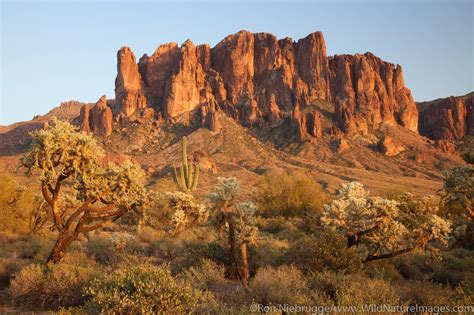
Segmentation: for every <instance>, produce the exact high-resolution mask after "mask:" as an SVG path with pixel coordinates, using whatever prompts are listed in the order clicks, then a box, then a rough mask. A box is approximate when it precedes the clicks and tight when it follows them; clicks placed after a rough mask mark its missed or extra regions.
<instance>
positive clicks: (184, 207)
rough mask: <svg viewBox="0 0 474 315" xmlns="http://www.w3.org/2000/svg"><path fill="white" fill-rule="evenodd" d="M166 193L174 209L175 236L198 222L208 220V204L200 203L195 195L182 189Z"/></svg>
mask: <svg viewBox="0 0 474 315" xmlns="http://www.w3.org/2000/svg"><path fill="white" fill-rule="evenodd" d="M166 195H167V197H168V198H169V206H170V208H171V209H173V210H174V214H173V218H172V223H173V225H174V232H173V235H174V236H176V235H178V234H179V233H180V232H182V231H183V230H185V229H186V228H188V227H189V226H190V225H192V224H194V223H196V222H199V223H203V222H205V221H206V220H207V217H208V211H207V209H206V206H205V205H203V204H200V203H198V202H197V201H196V199H195V198H194V196H193V195H190V194H187V193H183V192H181V191H175V192H168V193H166Z"/></svg>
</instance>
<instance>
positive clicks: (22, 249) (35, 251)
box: [0, 235, 54, 262]
mask: <svg viewBox="0 0 474 315" xmlns="http://www.w3.org/2000/svg"><path fill="white" fill-rule="evenodd" d="M53 244H54V241H53V240H52V239H50V238H44V237H41V236H37V235H22V236H20V237H19V238H15V239H12V240H11V241H9V242H7V243H6V244H4V246H2V247H1V248H0V254H1V255H2V256H14V257H18V258H21V259H32V260H34V261H35V262H44V261H45V260H46V257H48V254H49V251H50V250H51V248H52V247H53Z"/></svg>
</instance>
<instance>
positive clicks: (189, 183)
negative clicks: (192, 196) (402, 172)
mask: <svg viewBox="0 0 474 315" xmlns="http://www.w3.org/2000/svg"><path fill="white" fill-rule="evenodd" d="M186 179H187V182H186V187H187V188H188V190H191V187H192V185H193V164H192V163H191V164H189V168H188V177H187V178H186Z"/></svg>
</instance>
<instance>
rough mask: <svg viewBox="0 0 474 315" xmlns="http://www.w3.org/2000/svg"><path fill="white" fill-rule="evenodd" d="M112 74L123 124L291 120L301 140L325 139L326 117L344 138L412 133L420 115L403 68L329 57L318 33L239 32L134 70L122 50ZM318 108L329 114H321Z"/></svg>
mask: <svg viewBox="0 0 474 315" xmlns="http://www.w3.org/2000/svg"><path fill="white" fill-rule="evenodd" d="M117 70H118V74H117V78H116V81H115V94H116V103H117V105H118V108H120V113H121V114H122V115H123V116H126V117H130V116H133V115H134V114H135V111H136V110H137V109H139V108H143V107H151V108H154V109H155V113H156V115H157V116H163V117H164V118H165V119H168V120H171V121H172V120H173V119H175V118H176V117H178V116H180V115H182V114H184V113H187V112H190V111H194V110H197V109H199V108H202V107H206V108H208V109H211V108H212V109H215V110H216V111H223V112H225V113H226V114H227V115H229V116H231V117H233V118H234V119H236V120H239V121H240V122H241V123H242V124H244V125H246V126H268V125H270V126H274V125H277V124H279V123H280V122H281V120H282V119H284V118H285V117H292V119H293V122H294V125H295V126H296V127H297V128H298V130H299V133H300V134H301V135H300V139H303V138H308V137H312V138H317V137H321V136H322V134H323V133H324V128H322V123H321V117H322V115H323V114H324V115H325V116H328V115H329V116H331V118H332V121H333V124H334V127H337V128H339V129H341V130H343V131H344V132H346V133H355V132H368V131H370V130H372V129H378V128H379V126H380V125H381V124H382V123H388V124H392V125H395V124H397V125H401V126H403V127H406V128H408V129H410V130H413V131H417V125H418V111H417V109H416V105H415V102H414V101H413V98H412V96H411V93H410V90H408V89H407V88H406V87H405V85H404V82H403V75H402V69H401V67H400V66H396V65H393V64H391V63H388V62H384V61H382V60H381V59H379V58H377V57H375V56H374V55H372V54H371V53H367V54H364V55H359V54H357V55H353V56H352V55H340V56H334V57H327V55H326V45H325V41H324V38H323V35H322V33H321V32H315V33H311V34H309V35H308V36H306V37H305V38H303V39H300V40H298V41H297V42H295V41H293V40H291V39H290V38H284V39H280V40H278V39H277V38H276V37H275V36H273V35H272V34H268V33H250V32H247V31H240V32H238V33H236V34H233V35H229V36H227V37H226V38H224V39H223V40H222V41H221V42H220V43H218V44H217V45H216V46H215V47H214V48H212V49H211V48H210V47H209V45H198V46H195V45H194V44H193V43H192V42H191V41H190V40H187V41H186V42H185V43H184V44H183V45H181V47H179V46H178V44H176V43H169V44H164V45H161V46H159V47H158V48H157V49H156V51H155V52H154V53H153V54H152V55H151V56H148V55H143V57H141V58H140V61H139V62H138V64H137V63H136V60H135V56H134V54H133V53H132V52H131V50H130V49H129V48H128V47H122V48H121V49H120V50H119V52H118V53H117ZM320 101H326V102H328V103H329V104H331V106H332V107H333V108H332V109H331V110H328V109H327V108H319V107H318V106H317V104H318V102H320ZM208 111H209V110H205V111H204V112H205V113H207V112H208Z"/></svg>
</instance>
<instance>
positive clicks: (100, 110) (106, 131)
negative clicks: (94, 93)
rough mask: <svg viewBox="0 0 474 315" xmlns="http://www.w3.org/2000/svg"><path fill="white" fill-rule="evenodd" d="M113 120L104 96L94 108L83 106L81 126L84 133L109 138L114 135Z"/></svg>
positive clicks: (80, 119) (80, 117) (80, 118)
mask: <svg viewBox="0 0 474 315" xmlns="http://www.w3.org/2000/svg"><path fill="white" fill-rule="evenodd" d="M112 119H113V116H112V110H111V109H110V107H109V106H108V105H107V98H106V97H105V95H103V96H102V97H101V98H100V99H99V100H98V101H97V103H95V105H94V106H90V105H88V104H86V105H83V106H82V108H81V114H80V116H79V126H80V129H81V130H82V131H86V132H93V133H95V134H97V135H99V136H103V137H107V136H109V135H110V134H111V133H112Z"/></svg>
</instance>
